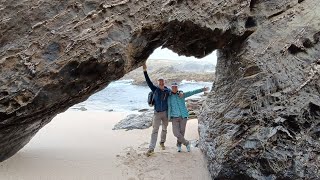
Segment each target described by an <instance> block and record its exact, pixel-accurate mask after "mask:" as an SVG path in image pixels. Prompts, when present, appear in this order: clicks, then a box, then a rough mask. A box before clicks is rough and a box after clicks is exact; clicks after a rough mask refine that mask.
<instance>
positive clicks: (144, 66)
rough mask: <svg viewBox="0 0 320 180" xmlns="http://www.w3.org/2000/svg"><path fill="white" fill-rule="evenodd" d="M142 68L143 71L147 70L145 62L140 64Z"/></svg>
mask: <svg viewBox="0 0 320 180" xmlns="http://www.w3.org/2000/svg"><path fill="white" fill-rule="evenodd" d="M142 68H143V71H147V65H146V63H144V64H143V65H142Z"/></svg>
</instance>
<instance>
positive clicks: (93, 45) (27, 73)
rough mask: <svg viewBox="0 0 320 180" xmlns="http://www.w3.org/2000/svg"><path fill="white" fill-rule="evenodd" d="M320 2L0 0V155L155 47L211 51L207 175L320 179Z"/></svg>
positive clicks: (203, 119) (203, 122)
mask: <svg viewBox="0 0 320 180" xmlns="http://www.w3.org/2000/svg"><path fill="white" fill-rule="evenodd" d="M319 3H320V1H319V0H215V1H213V0H197V1H195V0H186V1H182V0H149V1H144V0H109V1H102V0H77V1H75V0H69V1H65V0H62V1H61V0H50V1H49V0H24V1H16V0H0V160H5V159H6V158H9V157H10V156H12V155H13V154H15V153H16V152H17V151H18V150H19V149H21V148H22V147H23V146H24V145H25V144H27V143H28V142H29V140H30V139H31V138H32V137H33V136H34V134H36V133H37V132H38V130H39V129H41V128H42V127H43V126H44V125H46V124H47V123H49V122H50V121H51V119H52V118H53V117H54V116H55V115H56V114H57V113H59V112H63V111H64V110H66V109H67V108H68V107H70V106H71V105H73V104H75V103H78V102H81V101H83V100H85V99H86V98H88V96H89V95H91V94H93V93H94V92H97V91H99V90H100V89H102V88H103V87H105V86H107V85H108V83H109V82H111V81H113V80H117V79H119V78H121V77H122V76H123V75H124V74H126V73H128V72H130V71H131V70H133V69H135V68H137V67H139V66H141V64H142V63H143V62H144V61H145V60H146V59H147V57H148V56H149V55H150V54H151V53H152V52H153V50H154V49H155V48H157V47H159V46H163V47H167V48H169V49H171V50H173V51H175V52H177V53H178V54H183V55H186V56H191V55H193V56H196V57H199V58H200V57H204V56H206V55H207V54H209V53H211V52H212V51H213V50H215V49H218V54H219V57H218V65H217V67H216V80H215V87H214V89H213V90H214V91H213V92H211V93H210V94H209V95H208V98H207V100H206V102H205V103H204V105H203V109H202V113H201V115H200V124H199V125H200V126H199V132H200V141H199V146H200V147H201V149H202V150H203V152H204V153H205V155H206V157H207V159H208V166H209V169H210V172H211V174H212V178H213V179H268V180H269V179H270V180H273V179H319V178H320V170H319V169H320V168H319V167H320V144H319V137H320V98H319V94H320V87H319V84H320V80H319V71H320V60H319V59H320V42H319V39H320V24H319V22H320V14H319V12H320V6H319Z"/></svg>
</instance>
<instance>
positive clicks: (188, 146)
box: [186, 143, 191, 152]
mask: <svg viewBox="0 0 320 180" xmlns="http://www.w3.org/2000/svg"><path fill="white" fill-rule="evenodd" d="M186 147H187V151H188V152H190V151H191V144H190V143H189V144H188V145H186Z"/></svg>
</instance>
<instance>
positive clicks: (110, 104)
mask: <svg viewBox="0 0 320 180" xmlns="http://www.w3.org/2000/svg"><path fill="white" fill-rule="evenodd" d="M132 82H133V80H119V81H114V82H112V83H110V84H109V86H107V87H106V88H104V89H103V90H101V91H99V92H97V93H95V94H93V95H92V96H90V97H89V98H88V99H87V100H86V101H84V102H82V103H79V104H76V105H74V106H72V107H70V108H69V110H71V111H83V110H88V111H114V112H128V113H134V112H138V110H140V109H152V107H149V105H148V103H147V97H148V93H149V92H150V89H149V87H147V86H137V85H133V84H132ZM212 84H213V83H212V82H195V81H182V82H181V83H180V85H179V90H183V91H190V90H194V89H198V88H202V87H204V86H206V87H209V88H211V87H212ZM201 94H202V93H201ZM201 94H197V95H194V96H192V97H190V98H195V97H200V95H201Z"/></svg>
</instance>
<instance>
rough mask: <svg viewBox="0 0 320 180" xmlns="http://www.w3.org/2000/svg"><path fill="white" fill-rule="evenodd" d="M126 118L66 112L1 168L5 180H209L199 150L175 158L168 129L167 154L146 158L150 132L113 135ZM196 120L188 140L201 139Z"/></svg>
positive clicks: (189, 127)
mask: <svg viewBox="0 0 320 180" xmlns="http://www.w3.org/2000/svg"><path fill="white" fill-rule="evenodd" d="M124 117H125V114H122V113H115V112H89V111H85V112H76V111H67V112H65V113H62V114H59V115H57V116H56V117H55V118H54V119H53V120H52V122H51V123H49V124H48V125H47V126H45V127H44V128H43V129H41V130H40V132H39V133H38V134H37V135H36V136H35V137H34V138H33V139H32V140H31V142H30V143H29V144H27V145H26V146H25V147H24V148H23V149H22V150H20V151H19V152H18V153H17V154H16V155H14V156H13V157H11V158H10V159H8V160H6V161H4V162H2V163H0V180H56V179H59V180H64V179H67V180H69V179H70V180H73V179H74V180H81V179H83V180H88V179H95V180H96V179H97V180H99V179H101V180H102V179H108V180H138V179H139V180H140V179H141V180H151V179H152V180H158V179H159V180H171V179H175V180H180V179H181V180H182V179H184V180H185V179H188V180H209V179H211V178H210V176H209V173H208V170H207V168H206V162H205V159H204V157H203V155H202V153H201V152H200V150H199V149H198V148H194V147H193V148H192V152H190V153H188V152H186V150H185V148H184V149H183V152H181V153H178V152H176V147H175V142H176V139H175V138H174V136H173V134H172V130H171V128H172V127H171V124H170V125H169V127H168V128H169V129H168V138H167V142H166V146H167V149H166V150H160V148H159V147H157V148H156V150H155V151H156V153H155V154H154V155H153V156H151V157H146V156H145V155H144V152H145V151H146V150H147V147H148V143H149V139H150V133H151V128H149V129H146V130H132V131H124V130H117V131H114V130H112V127H113V126H114V124H116V123H117V122H118V121H119V120H121V119H122V118H124ZM197 128H198V127H197V120H189V122H188V125H187V132H186V138H187V139H190V140H193V139H198V133H197Z"/></svg>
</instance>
